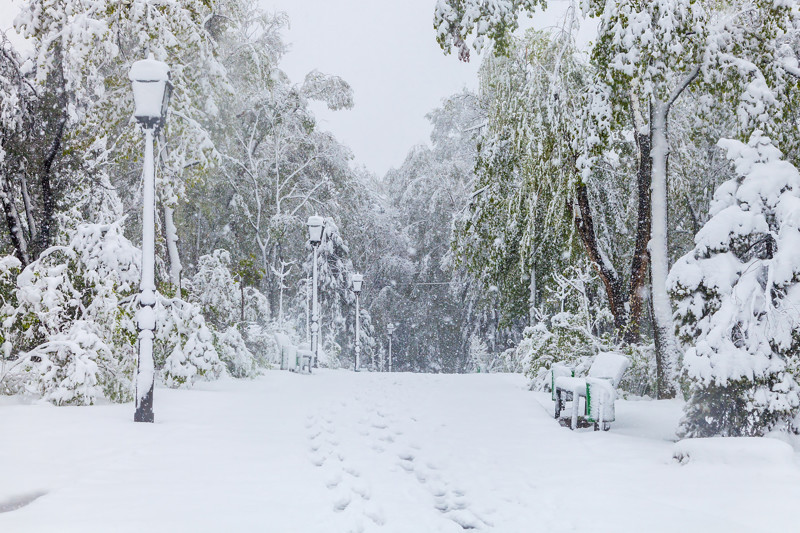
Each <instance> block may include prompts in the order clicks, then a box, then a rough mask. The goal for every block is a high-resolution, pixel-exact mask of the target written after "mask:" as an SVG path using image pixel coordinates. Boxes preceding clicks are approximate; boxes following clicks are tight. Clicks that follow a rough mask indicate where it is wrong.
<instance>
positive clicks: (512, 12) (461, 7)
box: [433, 0, 546, 61]
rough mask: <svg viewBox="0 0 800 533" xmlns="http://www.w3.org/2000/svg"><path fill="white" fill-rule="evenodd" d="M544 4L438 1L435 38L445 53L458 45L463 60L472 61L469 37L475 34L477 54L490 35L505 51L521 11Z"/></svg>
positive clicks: (539, 1) (510, 0)
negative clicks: (470, 59)
mask: <svg viewBox="0 0 800 533" xmlns="http://www.w3.org/2000/svg"><path fill="white" fill-rule="evenodd" d="M545 6H546V1H545V0H438V1H437V2H436V10H435V12H434V18H433V27H434V29H435V30H436V41H437V42H438V43H439V46H441V47H442V49H443V50H444V51H445V53H450V51H451V50H452V48H453V47H454V46H455V47H456V48H457V49H458V57H459V59H461V60H462V61H469V43H468V40H469V39H470V36H473V35H474V36H473V37H472V43H471V44H472V47H473V48H475V50H476V51H477V52H478V53H481V50H483V48H484V46H485V42H486V38H487V37H488V38H489V39H491V40H492V41H494V43H495V46H496V47H497V48H498V50H501V51H502V50H503V49H505V46H506V45H507V44H508V41H507V39H508V37H509V36H510V35H511V34H512V33H513V32H514V30H516V29H517V28H518V27H519V15H520V13H521V12H523V11H525V12H528V13H530V12H533V11H534V10H535V9H536V8H538V7H541V8H544V7H545Z"/></svg>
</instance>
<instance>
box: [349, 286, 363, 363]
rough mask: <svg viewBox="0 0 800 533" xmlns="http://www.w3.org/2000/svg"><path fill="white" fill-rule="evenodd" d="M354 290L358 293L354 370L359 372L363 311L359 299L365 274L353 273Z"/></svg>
mask: <svg viewBox="0 0 800 533" xmlns="http://www.w3.org/2000/svg"><path fill="white" fill-rule="evenodd" d="M352 280H353V292H354V293H355V294H356V362H355V365H353V370H355V371H356V372H358V370H359V368H360V367H361V337H360V333H361V311H360V309H359V300H360V297H361V285H362V284H363V283H364V275H363V274H353V278H352Z"/></svg>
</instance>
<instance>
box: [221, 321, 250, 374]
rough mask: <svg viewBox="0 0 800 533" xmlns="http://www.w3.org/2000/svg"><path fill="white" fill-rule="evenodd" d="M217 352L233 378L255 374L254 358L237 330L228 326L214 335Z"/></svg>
mask: <svg viewBox="0 0 800 533" xmlns="http://www.w3.org/2000/svg"><path fill="white" fill-rule="evenodd" d="M215 341H216V343H215V344H216V346H217V352H218V353H219V357H220V359H221V360H222V361H223V362H224V363H225V365H226V366H227V367H228V373H229V374H230V375H231V376H233V377H235V378H247V377H252V376H254V375H255V374H256V360H255V357H253V354H252V353H251V352H250V350H249V349H248V347H247V344H246V343H245V341H244V339H243V338H242V335H241V333H239V330H238V329H236V328H235V327H234V326H231V327H229V328H228V329H226V330H225V331H224V332H222V333H218V334H217V335H216V339H215Z"/></svg>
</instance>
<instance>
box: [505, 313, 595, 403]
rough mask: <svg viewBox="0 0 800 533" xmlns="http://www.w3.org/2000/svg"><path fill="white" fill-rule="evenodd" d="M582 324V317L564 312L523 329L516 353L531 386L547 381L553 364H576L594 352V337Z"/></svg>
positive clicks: (534, 386) (543, 383) (535, 386)
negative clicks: (548, 372) (522, 362)
mask: <svg viewBox="0 0 800 533" xmlns="http://www.w3.org/2000/svg"><path fill="white" fill-rule="evenodd" d="M584 324H585V319H584V317H582V316H581V315H576V314H573V313H569V312H566V311H565V312H562V313H557V314H555V315H553V316H552V317H550V324H549V325H548V324H547V323H546V322H544V321H541V322H539V323H537V324H536V325H535V326H533V327H528V328H525V331H524V332H523V339H522V341H521V342H520V343H519V346H518V348H517V354H518V358H519V359H521V360H522V361H524V373H525V375H526V376H528V377H529V378H530V379H531V380H533V383H532V388H534V389H537V390H541V389H542V388H543V387H544V386H545V385H546V384H548V383H549V381H548V379H547V371H549V370H550V368H551V367H552V366H553V364H554V363H563V364H566V365H569V366H577V365H579V364H581V363H582V362H583V361H585V360H586V359H587V358H588V357H591V356H593V355H595V353H597V344H596V339H595V338H594V337H593V336H592V335H591V334H590V333H589V332H588V331H587V330H586V328H585V327H584Z"/></svg>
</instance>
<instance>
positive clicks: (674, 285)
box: [670, 132, 800, 437]
mask: <svg viewBox="0 0 800 533" xmlns="http://www.w3.org/2000/svg"><path fill="white" fill-rule="evenodd" d="M720 146H721V147H723V148H725V149H726V150H727V152H728V157H729V158H730V159H731V160H732V162H733V164H734V166H735V169H736V174H737V177H736V178H734V179H732V180H729V181H727V182H725V183H723V184H722V185H721V186H720V187H719V188H718V189H717V191H716V193H715V195H714V202H713V204H712V207H711V215H712V216H711V218H710V219H709V221H708V222H707V223H706V224H705V226H704V227H703V228H702V229H701V230H700V231H699V232H698V234H697V236H696V237H695V248H694V249H693V250H692V251H691V252H689V253H688V254H686V255H685V256H683V257H682V258H681V259H680V260H679V261H678V262H677V263H676V264H675V266H674V267H673V269H672V272H671V274H670V289H671V292H672V296H673V298H674V299H675V300H676V301H677V303H678V309H677V312H676V317H677V326H678V333H679V335H680V336H681V337H682V340H683V341H684V342H686V343H687V344H688V345H689V348H688V350H687V351H686V354H685V356H684V377H685V379H686V380H687V382H688V387H689V393H690V397H689V401H688V402H687V404H686V410H685V417H684V419H683V421H682V423H681V433H682V434H683V435H684V436H687V437H707V436H713V435H720V436H755V435H763V434H765V433H767V432H769V431H771V430H773V429H784V430H785V429H789V430H794V431H797V430H798V421H797V420H796V419H795V417H796V416H797V413H798V410H799V409H800V386H799V385H798V383H797V380H796V377H797V376H795V375H792V373H791V368H792V367H793V365H796V360H797V358H798V353H799V352H798V350H800V284H799V283H798V281H800V173H798V171H797V169H796V168H795V167H794V166H793V165H791V164H790V163H788V162H786V161H783V160H782V155H781V153H780V151H779V150H778V149H777V148H776V147H775V146H773V145H772V143H771V142H770V140H769V139H768V138H766V137H764V136H762V134H761V133H760V132H756V133H754V134H753V135H752V137H751V138H750V141H749V143H748V144H744V143H741V142H739V141H735V140H723V141H720ZM794 367H795V368H796V366H794Z"/></svg>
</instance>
